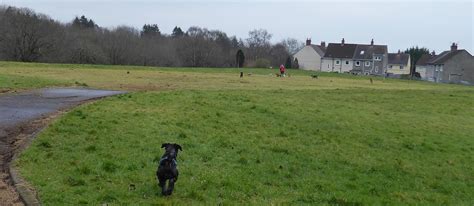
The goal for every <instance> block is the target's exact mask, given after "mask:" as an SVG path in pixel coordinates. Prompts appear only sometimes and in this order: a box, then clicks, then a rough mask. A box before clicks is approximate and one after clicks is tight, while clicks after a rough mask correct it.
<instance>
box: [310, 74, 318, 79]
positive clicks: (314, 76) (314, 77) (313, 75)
mask: <svg viewBox="0 0 474 206" xmlns="http://www.w3.org/2000/svg"><path fill="white" fill-rule="evenodd" d="M311 77H313V79H317V78H318V77H319V76H318V75H317V74H312V75H311Z"/></svg>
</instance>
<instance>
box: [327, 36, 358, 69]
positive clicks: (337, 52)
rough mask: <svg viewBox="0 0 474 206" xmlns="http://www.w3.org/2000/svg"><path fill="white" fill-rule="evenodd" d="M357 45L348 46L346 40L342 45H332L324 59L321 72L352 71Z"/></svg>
mask: <svg viewBox="0 0 474 206" xmlns="http://www.w3.org/2000/svg"><path fill="white" fill-rule="evenodd" d="M356 47H357V44H346V43H345V40H344V38H343V39H342V41H341V43H340V44H338V43H330V44H328V47H327V49H326V53H325V54H324V57H323V58H322V62H321V71H324V72H338V73H346V72H350V71H351V70H352V68H353V67H352V64H353V59H352V58H353V57H354V52H355V50H356Z"/></svg>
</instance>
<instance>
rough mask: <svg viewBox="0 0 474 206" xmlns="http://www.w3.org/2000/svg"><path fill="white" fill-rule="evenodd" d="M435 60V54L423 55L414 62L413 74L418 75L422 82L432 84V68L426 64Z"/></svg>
mask: <svg viewBox="0 0 474 206" xmlns="http://www.w3.org/2000/svg"><path fill="white" fill-rule="evenodd" d="M434 58H436V53H435V52H434V51H433V52H432V53H431V54H423V55H421V57H420V59H418V61H417V62H416V65H415V66H416V67H415V72H418V73H419V74H420V77H421V79H422V80H426V81H430V82H434V67H431V66H430V65H429V64H428V62H429V61H431V60H433V59H434Z"/></svg>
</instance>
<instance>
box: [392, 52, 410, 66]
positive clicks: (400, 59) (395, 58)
mask: <svg viewBox="0 0 474 206" xmlns="http://www.w3.org/2000/svg"><path fill="white" fill-rule="evenodd" d="M409 59H410V55H409V54H405V53H389V54H388V64H399V65H407V64H408V60H409Z"/></svg>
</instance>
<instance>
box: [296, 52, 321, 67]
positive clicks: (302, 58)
mask: <svg viewBox="0 0 474 206" xmlns="http://www.w3.org/2000/svg"><path fill="white" fill-rule="evenodd" d="M293 57H294V58H298V64H299V65H300V69H304V70H317V71H319V69H320V68H319V67H320V66H321V56H319V54H318V53H317V52H316V51H314V49H313V48H312V47H311V46H305V47H303V49H301V50H300V51H299V52H297V53H296V54H295V55H294V56H293Z"/></svg>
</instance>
